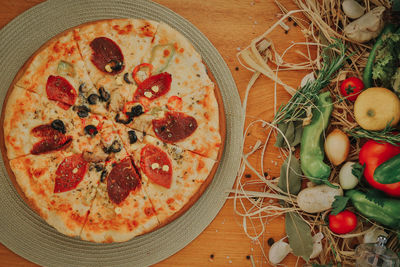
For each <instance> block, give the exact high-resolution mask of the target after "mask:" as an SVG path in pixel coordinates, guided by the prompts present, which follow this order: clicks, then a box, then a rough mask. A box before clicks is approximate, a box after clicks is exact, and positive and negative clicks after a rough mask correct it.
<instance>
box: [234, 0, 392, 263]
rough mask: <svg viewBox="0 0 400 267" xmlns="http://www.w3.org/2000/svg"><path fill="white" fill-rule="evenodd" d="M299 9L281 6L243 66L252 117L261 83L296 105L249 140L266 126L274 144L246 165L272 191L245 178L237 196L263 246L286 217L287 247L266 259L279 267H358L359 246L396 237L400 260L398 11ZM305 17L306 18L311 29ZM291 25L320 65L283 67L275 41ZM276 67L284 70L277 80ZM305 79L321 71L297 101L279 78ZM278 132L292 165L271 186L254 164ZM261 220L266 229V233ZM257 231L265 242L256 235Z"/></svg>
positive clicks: (303, 3) (309, 5)
mask: <svg viewBox="0 0 400 267" xmlns="http://www.w3.org/2000/svg"><path fill="white" fill-rule="evenodd" d="M294 2H295V3H296V4H297V5H298V7H299V10H293V11H288V10H287V9H286V8H285V7H284V6H283V5H282V4H280V3H279V2H278V1H276V3H277V5H278V6H279V8H280V9H281V10H282V12H283V13H284V14H285V15H284V16H283V17H281V19H280V20H279V21H278V22H277V23H275V24H274V25H273V26H272V27H271V28H270V29H268V30H267V31H266V32H265V33H264V34H263V35H261V36H259V37H257V38H256V39H254V40H253V41H252V42H251V44H250V45H249V47H247V48H246V49H244V50H242V51H240V52H239V53H238V59H239V60H240V62H241V63H242V64H244V66H245V67H246V68H247V69H249V70H252V71H253V72H254V75H253V77H252V79H251V80H250V82H249V85H248V87H247V91H246V97H245V100H244V102H243V109H244V111H245V110H246V104H247V98H248V96H249V91H250V89H251V88H252V85H253V84H254V82H255V81H256V79H257V78H258V77H259V76H260V74H263V75H265V76H267V77H268V78H271V79H272V80H274V81H275V86H276V85H277V84H279V85H281V86H283V88H284V89H286V90H287V91H288V93H290V94H291V95H292V98H291V99H290V101H289V102H288V103H287V104H285V105H282V106H281V107H279V108H278V109H276V107H275V111H276V113H275V116H274V119H273V121H272V122H267V121H264V120H257V121H254V122H252V123H250V125H249V126H248V127H247V128H246V130H245V132H244V139H246V136H247V134H248V129H249V128H250V127H253V126H254V125H255V124H256V123H261V127H263V128H264V129H265V131H266V133H267V139H266V140H265V141H264V144H263V142H261V141H260V140H258V141H257V143H256V144H254V145H253V146H251V148H252V149H251V151H250V152H248V153H246V154H244V155H243V158H242V159H243V160H242V165H241V168H240V173H239V177H240V178H241V177H242V176H243V174H244V172H245V171H247V170H250V171H252V172H253V173H255V174H256V175H257V177H258V178H259V180H260V181H259V182H258V183H261V184H263V185H265V186H264V187H263V188H264V190H263V191H254V190H248V189H247V186H253V185H254V184H252V183H248V182H243V181H242V180H241V179H240V178H239V180H238V183H237V188H236V190H234V191H233V193H235V195H234V196H233V198H235V209H236V212H237V213H238V214H239V215H241V216H243V225H244V228H245V232H246V234H247V235H248V236H249V237H250V238H252V239H253V240H259V238H260V237H262V236H263V234H264V231H265V229H266V225H267V223H268V220H269V219H271V218H273V217H275V216H281V215H285V230H286V234H287V242H286V241H284V240H286V237H282V239H281V240H280V241H279V242H276V245H275V246H272V247H271V248H270V251H269V257H268V256H267V255H265V257H266V259H267V260H268V259H269V261H270V263H272V264H274V265H275V264H279V263H281V261H282V260H284V258H285V257H286V255H287V254H290V253H292V254H294V255H296V256H298V257H302V258H303V259H304V260H305V261H307V262H309V263H313V264H314V263H315V264H333V265H338V266H340V265H342V266H344V265H354V264H355V261H356V258H355V253H354V250H355V248H356V246H357V245H358V244H360V242H362V240H365V241H367V240H368V241H369V242H375V241H376V238H377V235H378V233H380V234H385V235H387V236H388V239H389V243H388V247H389V248H390V249H392V250H394V251H395V252H396V253H399V252H400V242H399V238H398V237H399V236H400V134H399V133H398V127H399V121H400V99H399V96H400V25H396V24H395V23H393V21H391V22H389V21H387V19H388V18H391V14H392V13H394V11H395V10H391V2H390V1H380V2H379V3H378V2H376V1H365V3H364V5H363V4H360V3H361V2H356V1H354V0H345V1H333V2H335V3H334V4H332V3H331V5H330V6H329V5H328V4H326V3H325V2H324V1H323V3H316V2H315V1H310V0H294ZM366 3H368V4H366ZM378 4H379V5H378ZM334 7H338V9H334ZM321 10H324V12H321ZM297 13H303V14H304V15H305V16H306V17H307V18H308V19H309V20H310V23H309V25H307V24H305V23H306V22H304V20H300V19H298V17H297V16H296V15H297ZM321 13H324V14H327V15H321ZM387 14H389V15H387ZM288 19H289V21H294V22H295V23H297V24H298V25H299V26H300V27H301V28H302V32H303V33H304V34H305V36H306V38H310V39H311V40H312V41H308V42H305V45H307V46H309V45H315V44H317V47H318V48H317V49H319V50H318V51H319V53H318V54H317V55H318V56H317V59H316V60H311V59H310V61H308V62H306V63H299V64H294V63H288V62H286V61H285V60H284V58H283V57H284V54H285V53H286V50H285V52H284V54H283V55H280V54H278V52H277V51H276V50H275V47H274V45H273V41H272V40H269V39H267V36H268V34H269V33H271V31H272V30H273V29H274V28H276V27H278V26H279V25H281V26H282V24H285V22H286V21H288ZM339 20H340V23H341V24H342V25H343V27H341V26H338V23H337V22H338V21H339ZM333 22H335V23H333ZM282 27H283V26H282ZM311 33H312V34H311ZM315 33H317V34H315ZM313 42H314V43H313ZM302 44H304V43H302ZM291 47H293V46H291ZM291 47H289V48H288V49H290V48H291ZM267 63H271V64H272V65H276V74H274V72H273V70H272V68H271V67H270V65H271V64H270V65H268V64H267ZM304 69H314V70H315V69H317V70H316V71H314V73H313V74H310V75H307V77H305V79H304V81H303V83H302V86H301V87H300V88H299V89H298V90H297V91H295V92H294V91H293V90H292V88H291V87H290V86H289V85H286V84H285V83H284V81H282V80H281V79H279V77H278V75H277V74H278V71H283V70H304ZM314 77H315V78H314ZM274 132H275V133H276V142H275V146H276V147H278V148H279V149H280V152H281V155H283V156H285V157H286V160H285V161H284V163H283V165H282V166H281V171H280V177H277V178H275V179H268V177H266V176H265V175H263V174H265V172H264V165H263V158H261V171H260V172H259V171H258V170H256V169H255V168H254V167H253V166H251V165H250V164H249V162H248V161H247V158H248V157H249V156H250V155H252V154H254V153H256V152H257V151H258V150H261V151H262V152H261V156H262V157H264V155H265V151H266V149H267V144H268V141H269V139H270V138H271V136H272V135H273V133H274ZM293 152H294V153H293ZM296 155H299V158H297V156H296ZM244 199H247V200H248V202H245V201H244ZM267 199H278V200H279V201H278V202H271V201H267ZM237 206H240V207H241V208H242V210H243V211H239V210H238V207H237ZM249 206H250V208H249ZM247 220H250V221H251V224H249V223H248V222H247ZM254 220H257V221H258V222H259V223H260V224H261V225H260V227H261V232H257V228H255V227H254ZM248 225H253V229H252V232H255V233H256V234H255V235H251V234H249V231H248V230H247V228H249V227H250V226H248ZM314 237H315V238H314ZM317 237H318V238H317ZM316 240H317V241H316ZM371 240H372V241H371ZM260 243H261V242H260ZM278 250H280V251H281V252H282V253H278V252H276V251H278ZM277 253H278V254H279V255H278V254H277ZM274 255H275V256H274ZM318 266H319V265H318Z"/></svg>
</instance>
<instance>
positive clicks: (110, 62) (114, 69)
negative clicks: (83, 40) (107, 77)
mask: <svg viewBox="0 0 400 267" xmlns="http://www.w3.org/2000/svg"><path fill="white" fill-rule="evenodd" d="M90 47H91V48H92V51H93V53H92V57H91V61H92V62H93V64H94V65H95V66H96V68H98V69H99V70H100V71H102V72H105V73H108V74H112V75H115V74H118V73H120V72H121V71H123V69H124V67H125V66H124V56H123V55H122V52H121V49H120V48H119V46H118V45H117V44H116V43H115V42H114V41H113V40H111V39H109V38H107V37H98V38H96V39H94V40H93V41H92V42H91V43H90Z"/></svg>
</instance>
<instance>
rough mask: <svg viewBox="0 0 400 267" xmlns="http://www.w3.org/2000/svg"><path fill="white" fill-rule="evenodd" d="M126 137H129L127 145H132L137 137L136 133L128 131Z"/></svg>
mask: <svg viewBox="0 0 400 267" xmlns="http://www.w3.org/2000/svg"><path fill="white" fill-rule="evenodd" d="M128 135H129V143H130V144H134V143H136V141H137V139H138V138H137V136H136V132H135V131H133V130H132V131H128Z"/></svg>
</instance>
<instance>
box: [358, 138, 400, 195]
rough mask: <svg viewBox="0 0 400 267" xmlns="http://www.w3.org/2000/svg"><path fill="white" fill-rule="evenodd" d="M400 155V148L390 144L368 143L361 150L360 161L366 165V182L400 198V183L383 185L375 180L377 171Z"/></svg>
mask: <svg viewBox="0 0 400 267" xmlns="http://www.w3.org/2000/svg"><path fill="white" fill-rule="evenodd" d="M397 154H400V146H399V147H397V146H394V145H391V144H389V143H378V142H376V141H374V140H369V141H367V142H366V143H365V144H364V145H363V146H362V148H361V150H360V154H359V161H360V164H361V165H364V164H365V169H364V177H365V180H367V182H368V183H369V184H370V185H371V186H372V187H374V188H376V189H378V190H381V191H383V192H385V193H386V194H388V195H390V196H394V197H400V182H398V183H393V184H381V183H378V182H377V181H375V180H374V172H375V169H376V168H377V167H378V166H379V165H380V164H382V163H383V162H385V161H387V160H388V159H390V158H392V157H394V156H396V155H397Z"/></svg>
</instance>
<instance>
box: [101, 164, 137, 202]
mask: <svg viewBox="0 0 400 267" xmlns="http://www.w3.org/2000/svg"><path fill="white" fill-rule="evenodd" d="M139 186H140V178H139V175H138V174H137V172H136V169H135V168H134V166H133V165H132V161H131V159H130V158H129V157H126V158H125V159H123V160H122V161H120V162H119V163H117V164H116V165H115V166H114V167H113V168H112V170H111V172H110V174H109V175H108V178H107V192H108V196H109V198H110V200H111V201H112V202H114V203H115V204H119V203H121V202H122V201H124V200H125V199H126V198H127V197H128V195H129V193H130V192H131V191H133V190H135V189H136V188H138V187H139Z"/></svg>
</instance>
